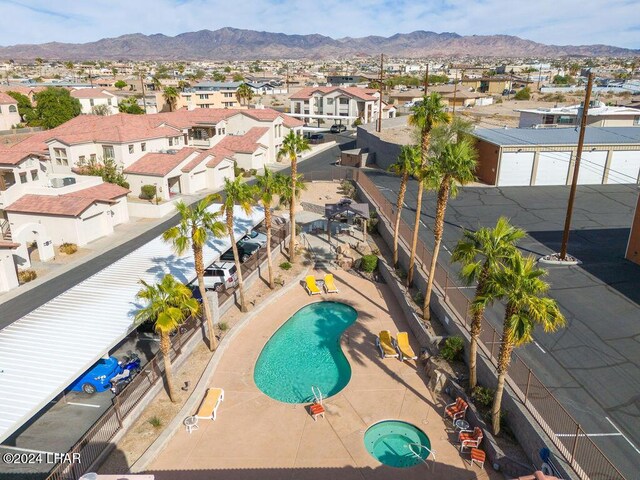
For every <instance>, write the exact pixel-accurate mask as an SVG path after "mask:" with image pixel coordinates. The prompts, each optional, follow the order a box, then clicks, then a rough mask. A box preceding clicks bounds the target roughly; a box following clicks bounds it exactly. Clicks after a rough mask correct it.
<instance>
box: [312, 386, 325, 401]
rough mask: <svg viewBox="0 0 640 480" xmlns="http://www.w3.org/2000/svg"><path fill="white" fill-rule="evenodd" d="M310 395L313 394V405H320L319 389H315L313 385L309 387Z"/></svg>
mask: <svg viewBox="0 0 640 480" xmlns="http://www.w3.org/2000/svg"><path fill="white" fill-rule="evenodd" d="M311 393H312V394H313V403H317V404H318V405H322V392H321V391H320V387H316V386H314V385H312V386H311Z"/></svg>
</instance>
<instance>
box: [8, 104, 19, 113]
mask: <svg viewBox="0 0 640 480" xmlns="http://www.w3.org/2000/svg"><path fill="white" fill-rule="evenodd" d="M17 111H18V109H17V108H16V106H15V105H9V112H11V113H16V112H17Z"/></svg>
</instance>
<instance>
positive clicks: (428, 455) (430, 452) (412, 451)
mask: <svg viewBox="0 0 640 480" xmlns="http://www.w3.org/2000/svg"><path fill="white" fill-rule="evenodd" d="M413 447H418V451H417V452H416V450H414V448H413ZM407 448H409V451H410V452H411V453H412V454H413V455H414V456H415V457H417V458H419V459H420V461H421V462H422V463H424V464H425V465H426V466H427V468H429V464H428V463H427V460H428V459H429V457H432V458H431V463H432V465H433V467H432V470H433V469H435V468H436V452H434V451H433V450H431V449H429V448H427V447H425V446H424V445H422V444H421V443H407ZM421 449H424V450H426V451H427V458H422V455H420V451H421Z"/></svg>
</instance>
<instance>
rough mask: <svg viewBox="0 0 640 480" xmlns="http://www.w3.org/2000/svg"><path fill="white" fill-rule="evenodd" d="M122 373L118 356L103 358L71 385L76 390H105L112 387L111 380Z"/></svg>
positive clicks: (90, 391) (94, 391) (85, 391)
mask: <svg viewBox="0 0 640 480" xmlns="http://www.w3.org/2000/svg"><path fill="white" fill-rule="evenodd" d="M119 373H122V367H121V366H120V364H119V363H118V359H117V358H116V357H109V358H101V359H100V360H98V363H96V364H95V365H94V366H93V367H91V368H90V369H89V370H87V371H86V372H85V373H84V374H82V376H80V378H78V379H77V380H76V381H75V382H73V383H72V384H71V386H70V387H69V388H70V389H71V390H74V391H76V392H84V393H88V394H92V393H96V392H104V391H105V390H109V389H110V388H111V383H110V380H111V379H112V378H113V377H115V376H116V375H118V374H119Z"/></svg>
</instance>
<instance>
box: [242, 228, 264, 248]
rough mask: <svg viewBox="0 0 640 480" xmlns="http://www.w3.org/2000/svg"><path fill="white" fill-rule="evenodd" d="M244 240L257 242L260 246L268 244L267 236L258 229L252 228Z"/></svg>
mask: <svg viewBox="0 0 640 480" xmlns="http://www.w3.org/2000/svg"><path fill="white" fill-rule="evenodd" d="M242 240H243V241H246V242H249V243H257V244H258V245H260V247H266V246H267V236H266V235H265V234H264V233H262V232H259V231H257V230H251V231H250V232H249V233H247V234H246V235H245V236H244V237H243V238H242Z"/></svg>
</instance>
